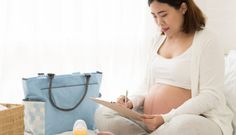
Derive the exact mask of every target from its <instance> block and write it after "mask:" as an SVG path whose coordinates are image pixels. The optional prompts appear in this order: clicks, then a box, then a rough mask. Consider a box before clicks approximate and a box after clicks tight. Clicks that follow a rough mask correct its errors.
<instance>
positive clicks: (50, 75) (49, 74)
mask: <svg viewBox="0 0 236 135" xmlns="http://www.w3.org/2000/svg"><path fill="white" fill-rule="evenodd" d="M47 75H48V77H49V78H50V79H53V78H54V76H55V74H53V73H48V74H47Z"/></svg>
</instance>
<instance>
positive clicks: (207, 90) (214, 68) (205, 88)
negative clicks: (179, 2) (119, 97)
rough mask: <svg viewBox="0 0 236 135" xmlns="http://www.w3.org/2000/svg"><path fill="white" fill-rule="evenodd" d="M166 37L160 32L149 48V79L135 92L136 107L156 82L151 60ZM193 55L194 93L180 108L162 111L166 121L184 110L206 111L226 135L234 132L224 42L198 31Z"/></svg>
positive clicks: (133, 99) (199, 112)
mask: <svg viewBox="0 0 236 135" xmlns="http://www.w3.org/2000/svg"><path fill="white" fill-rule="evenodd" d="M164 39H165V36H157V38H156V39H154V43H153V44H152V46H151V47H150V50H149V54H150V56H149V58H148V59H149V61H148V66H147V74H146V80H145V82H144V85H143V87H142V88H141V90H146V91H145V92H144V91H142V92H143V94H141V95H138V96H137V95H136V96H134V97H133V98H132V97H131V101H132V103H133V106H134V108H137V107H139V106H142V105H143V102H144V97H145V93H146V92H147V90H149V88H150V86H151V85H152V84H153V83H154V81H153V79H152V78H153V77H152V74H151V73H152V71H151V67H150V65H151V64H150V63H151V62H152V60H153V59H154V57H156V51H157V49H158V48H159V46H160V45H161V43H162V42H163V40H164ZM191 50H192V57H191V67H190V68H191V94H192V98H191V99H189V100H187V101H186V102H185V103H183V104H182V105H181V106H179V107H178V108H175V109H172V110H171V111H170V112H169V113H167V114H163V115H162V116H163V119H164V121H165V122H168V121H170V120H171V119H172V118H173V117H175V116H177V115H181V114H195V115H200V114H202V115H204V116H205V117H207V118H208V119H211V120H213V121H215V122H216V123H217V124H218V125H219V127H220V128H221V130H222V132H223V135H232V132H233V129H232V124H231V123H232V119H233V113H232V111H231V110H230V109H229V108H228V107H227V106H226V100H225V97H224V94H223V89H224V53H223V49H222V48H221V46H220V45H219V44H218V42H216V38H214V36H213V34H212V33H210V32H209V31H207V30H206V29H205V30H202V31H199V32H196V33H195V35H194V39H193V43H192V49H191Z"/></svg>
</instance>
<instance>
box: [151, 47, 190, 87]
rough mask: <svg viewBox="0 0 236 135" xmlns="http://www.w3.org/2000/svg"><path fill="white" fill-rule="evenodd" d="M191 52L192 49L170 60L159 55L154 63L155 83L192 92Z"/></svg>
mask: <svg viewBox="0 0 236 135" xmlns="http://www.w3.org/2000/svg"><path fill="white" fill-rule="evenodd" d="M190 50H191V47H190V48H188V49H187V50H186V51H185V52H183V53H182V54H180V55H179V56H176V57H174V58H170V59H168V58H164V57H163V56H161V55H159V54H157V57H156V58H155V59H154V61H153V63H152V74H153V77H154V78H153V79H154V82H155V83H162V84H167V85H171V86H176V87H180V88H184V89H189V90H190V89H191V79H190V74H191V73H190V65H191V63H190V59H191V51H190Z"/></svg>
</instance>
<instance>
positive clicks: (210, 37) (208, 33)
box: [195, 28, 217, 41]
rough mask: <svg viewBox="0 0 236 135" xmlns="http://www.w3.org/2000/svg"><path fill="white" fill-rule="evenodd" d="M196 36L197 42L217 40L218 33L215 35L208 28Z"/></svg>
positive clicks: (198, 32)
mask: <svg viewBox="0 0 236 135" xmlns="http://www.w3.org/2000/svg"><path fill="white" fill-rule="evenodd" d="M195 34H196V35H195V36H196V38H197V40H202V41H209V40H216V39H217V36H216V33H214V32H213V31H212V30H210V29H208V28H204V29H203V30H200V31H197V32H196V33H195Z"/></svg>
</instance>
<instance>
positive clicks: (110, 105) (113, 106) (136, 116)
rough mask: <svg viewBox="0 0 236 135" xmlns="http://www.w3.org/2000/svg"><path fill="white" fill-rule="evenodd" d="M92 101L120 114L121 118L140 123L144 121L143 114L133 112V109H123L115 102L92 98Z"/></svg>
mask: <svg viewBox="0 0 236 135" xmlns="http://www.w3.org/2000/svg"><path fill="white" fill-rule="evenodd" d="M90 99H92V100H93V101H95V102H96V103H98V104H101V105H103V106H106V107H108V108H110V109H112V110H114V111H116V112H118V113H119V114H120V115H121V116H124V117H127V118H131V119H134V120H138V121H142V114H141V113H138V112H136V111H133V110H131V109H128V108H125V107H122V106H120V105H118V104H116V103H114V102H108V101H105V100H102V99H99V98H93V97H90Z"/></svg>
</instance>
